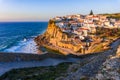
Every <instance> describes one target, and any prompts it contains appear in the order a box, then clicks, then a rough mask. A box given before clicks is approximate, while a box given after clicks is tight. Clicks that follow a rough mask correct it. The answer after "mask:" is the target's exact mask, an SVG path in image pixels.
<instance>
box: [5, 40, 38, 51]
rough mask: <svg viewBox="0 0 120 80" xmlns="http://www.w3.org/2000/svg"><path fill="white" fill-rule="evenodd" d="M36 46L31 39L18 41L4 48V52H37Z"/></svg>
mask: <svg viewBox="0 0 120 80" xmlns="http://www.w3.org/2000/svg"><path fill="white" fill-rule="evenodd" d="M37 51H38V50H37V46H36V43H35V42H34V40H33V39H30V40H27V41H20V42H19V43H18V44H17V45H15V46H13V47H11V48H8V49H6V50H4V52H15V53H37Z"/></svg>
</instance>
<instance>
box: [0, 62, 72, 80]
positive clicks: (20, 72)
mask: <svg viewBox="0 0 120 80" xmlns="http://www.w3.org/2000/svg"><path fill="white" fill-rule="evenodd" d="M70 64H72V63H61V64H59V65H57V66H50V67H35V68H24V69H13V70H11V71H9V72H7V73H5V74H4V75H3V76H1V77H0V80H54V79H56V78H57V77H60V76H65V73H66V71H67V69H68V67H69V65H70Z"/></svg>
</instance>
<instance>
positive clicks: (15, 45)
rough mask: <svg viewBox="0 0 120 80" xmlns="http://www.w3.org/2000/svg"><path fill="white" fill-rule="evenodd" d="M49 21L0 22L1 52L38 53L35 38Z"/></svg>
mask: <svg viewBox="0 0 120 80" xmlns="http://www.w3.org/2000/svg"><path fill="white" fill-rule="evenodd" d="M47 25H48V22H0V52H16V53H37V49H36V48H37V46H36V43H35V42H34V38H35V37H36V36H38V35H40V34H43V33H44V32H45V31H46V29H47Z"/></svg>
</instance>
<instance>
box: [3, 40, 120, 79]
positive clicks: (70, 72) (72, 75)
mask: <svg viewBox="0 0 120 80" xmlns="http://www.w3.org/2000/svg"><path fill="white" fill-rule="evenodd" d="M119 61H120V39H117V40H116V41H114V42H113V43H112V44H111V49H109V50H107V51H104V52H99V53H95V54H94V55H93V54H92V55H89V56H87V55H86V56H84V57H83V58H81V59H80V60H79V61H76V62H74V63H72V64H69V63H64V65H63V66H65V65H67V67H66V68H65V72H60V73H59V72H58V73H56V74H52V76H54V77H52V76H50V73H51V70H49V71H47V70H48V68H52V69H54V68H56V69H55V70H57V69H59V71H62V69H63V68H62V67H60V65H58V66H50V67H44V69H42V70H43V71H44V72H47V73H45V74H44V75H45V76H47V78H43V80H49V79H51V78H54V80H108V79H109V80H111V79H112V80H119V79H120V62H119ZM39 68H40V69H41V67H39ZM39 68H29V69H28V70H27V72H28V71H29V70H33V72H32V73H29V74H28V75H31V76H28V75H26V76H24V78H26V77H27V78H30V79H32V78H33V79H34V77H33V76H36V77H35V79H40V77H42V76H41V75H42V73H40V71H41V70H40V71H39V70H37V72H36V69H39ZM23 70H24V69H23ZM25 70H26V69H25ZM14 71H19V72H20V71H21V70H20V69H17V70H14ZM34 71H35V72H34ZM53 71H54V70H53ZM53 71H52V72H53ZM35 74H37V75H35ZM58 74H62V75H59V76H55V75H58ZM6 75H7V76H8V77H6V78H7V79H9V78H10V77H9V76H12V75H11V74H6ZM16 75H17V74H16ZM18 75H19V74H18ZM13 77H14V74H13ZM13 77H12V78H13ZM6 78H4V79H6ZM19 78H20V77H19ZM17 79H18V78H17Z"/></svg>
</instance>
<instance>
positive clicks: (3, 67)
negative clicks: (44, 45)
mask: <svg viewBox="0 0 120 80" xmlns="http://www.w3.org/2000/svg"><path fill="white" fill-rule="evenodd" d="M78 60H79V59H75V58H68V59H53V58H48V59H45V60H42V61H26V62H25V61H24V62H0V76H1V75H3V74H4V73H5V72H7V71H10V70H11V69H18V68H29V67H40V66H55V65H58V64H59V63H63V62H76V61H78Z"/></svg>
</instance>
